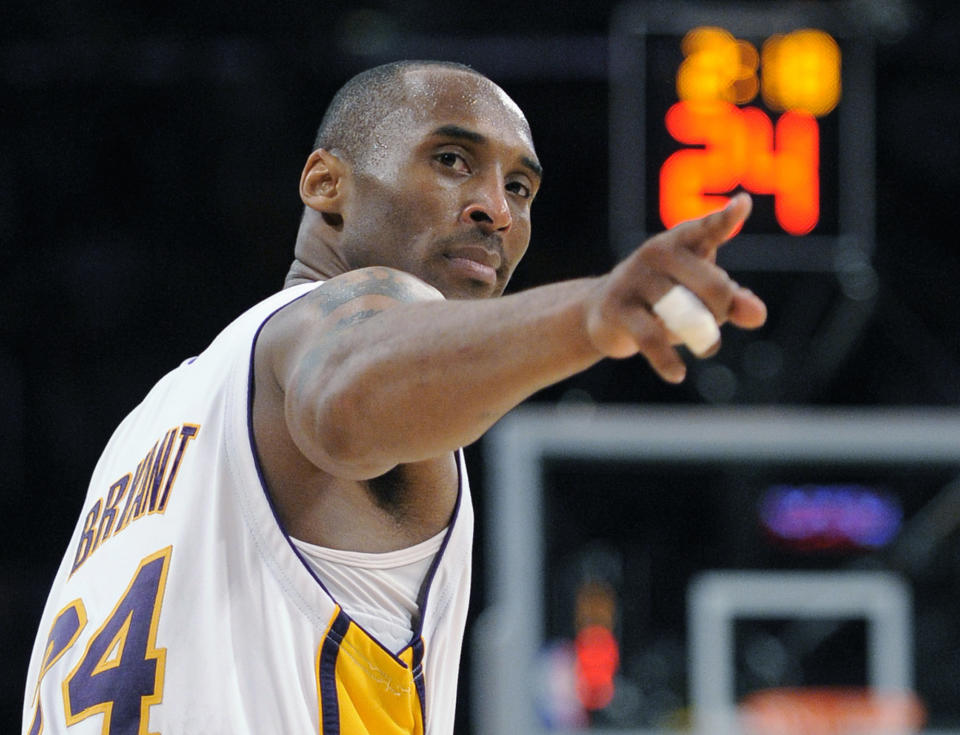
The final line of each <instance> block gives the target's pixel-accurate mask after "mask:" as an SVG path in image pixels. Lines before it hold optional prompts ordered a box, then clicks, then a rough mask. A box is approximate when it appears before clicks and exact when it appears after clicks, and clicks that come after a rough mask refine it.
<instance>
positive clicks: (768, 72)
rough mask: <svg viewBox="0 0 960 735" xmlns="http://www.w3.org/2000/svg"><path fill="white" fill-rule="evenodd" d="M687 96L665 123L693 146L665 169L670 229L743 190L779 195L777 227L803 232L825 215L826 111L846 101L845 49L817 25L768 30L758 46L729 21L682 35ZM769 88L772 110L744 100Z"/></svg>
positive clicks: (682, 89)
mask: <svg viewBox="0 0 960 735" xmlns="http://www.w3.org/2000/svg"><path fill="white" fill-rule="evenodd" d="M682 49H683V53H684V61H683V62H682V63H681V64H680V68H679V69H678V71H677V96H678V97H679V101H678V102H677V103H676V104H674V105H673V106H671V107H670V109H669V110H668V111H667V113H666V116H665V119H664V124H665V127H666V130H667V132H668V133H669V134H670V135H671V137H672V138H673V139H674V140H676V141H677V142H679V143H682V144H684V145H686V146H690V147H686V148H681V149H680V150H678V151H676V152H674V153H673V154H671V155H670V156H669V157H668V158H667V159H666V160H665V161H664V162H663V165H662V166H661V168H660V201H659V206H660V218H661V220H662V222H663V224H664V225H665V226H666V227H672V226H673V225H675V224H677V223H678V222H683V221H685V220H689V219H694V218H697V217H700V216H703V215H704V214H707V213H709V212H712V211H715V210H717V209H719V208H721V207H723V206H724V204H726V202H727V201H728V200H729V195H730V194H731V193H732V192H734V191H735V190H737V189H738V188H742V189H745V190H746V191H749V192H752V193H754V194H761V195H771V196H772V197H773V200H774V213H775V215H776V220H777V223H778V225H779V226H780V227H781V228H782V229H783V230H784V231H785V232H787V233H790V234H792V235H805V234H807V233H809V232H810V231H812V230H813V228H814V227H816V225H817V223H818V222H819V219H820V176H819V171H820V129H819V124H818V121H817V118H818V117H823V116H825V115H827V114H829V113H830V112H831V111H832V110H833V109H834V108H835V107H836V105H837V103H838V102H839V100H840V49H839V46H838V45H837V43H836V41H834V39H833V38H832V37H831V36H830V35H829V34H827V33H825V32H823V31H819V30H811V29H803V30H797V31H794V32H792V33H789V34H787V35H775V36H771V37H770V38H768V39H767V40H766V41H765V42H764V44H763V47H762V51H761V53H759V54H758V53H757V51H756V49H755V47H754V46H753V45H752V44H750V43H748V42H747V41H743V40H739V39H735V38H734V37H733V36H732V35H731V34H730V33H728V32H727V31H725V30H723V29H721V28H712V27H700V28H695V29H694V30H692V31H690V32H689V33H687V35H686V36H685V37H684V39H683V42H682ZM758 93H759V94H761V95H762V97H763V102H764V103H765V106H766V107H767V108H768V109H769V110H772V111H775V112H780V113H781V114H780V116H779V118H778V119H777V120H776V121H775V122H774V120H773V119H771V116H770V115H769V114H768V112H767V111H766V110H764V109H762V108H760V107H757V106H746V105H747V103H749V102H751V101H753V100H754V99H755V98H756V97H757V95H758Z"/></svg>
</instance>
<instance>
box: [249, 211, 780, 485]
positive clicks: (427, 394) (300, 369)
mask: <svg viewBox="0 0 960 735" xmlns="http://www.w3.org/2000/svg"><path fill="white" fill-rule="evenodd" d="M736 202H737V200H735V203H734V204H733V205H731V206H730V207H728V208H727V210H724V211H723V212H721V213H718V214H715V215H712V216H711V217H708V218H706V219H704V220H700V221H697V222H695V223H688V224H687V225H681V226H680V227H678V228H675V229H674V230H671V231H670V232H668V233H664V234H663V235H661V236H658V237H657V238H653V239H652V240H651V241H649V242H648V243H646V244H645V245H644V246H643V247H641V248H640V249H638V251H636V252H635V253H634V255H632V256H631V257H629V258H628V259H627V260H625V261H624V262H623V263H621V264H620V265H619V266H618V267H617V268H616V269H614V271H612V272H611V273H609V274H607V275H606V276H603V277H600V278H594V279H584V280H578V281H569V282H564V283H558V284H553V285H550V286H544V287H541V288H536V289H531V290H529V291H525V292H522V293H519V294H515V295H511V296H506V297H503V298H498V299H491V300H487V301H444V300H442V297H440V295H439V294H438V293H437V292H436V291H435V290H434V289H432V288H431V287H429V286H427V285H425V284H423V283H422V282H420V281H418V280H417V279H416V278H414V277H413V276H410V275H408V274H405V273H401V272H398V271H394V270H390V269H387V268H372V269H364V270H360V271H354V272H351V273H347V274H344V275H342V276H339V277H337V278H335V279H332V280H331V281H328V282H327V283H325V284H323V285H322V286H320V287H319V288H318V289H316V291H314V292H313V293H311V294H310V295H309V296H308V297H305V298H304V299H302V300H301V301H299V302H297V303H295V304H293V305H292V306H291V307H288V308H287V309H285V310H283V311H282V312H280V314H278V315H277V317H274V319H272V320H271V322H270V323H268V325H267V329H265V330H264V335H263V336H262V337H261V339H264V345H263V346H262V348H261V347H258V349H263V350H265V351H266V356H267V360H266V364H268V365H269V366H270V367H271V368H272V371H273V374H274V377H275V379H276V381H277V383H278V385H279V386H280V388H281V390H282V391H283V393H284V397H285V416H286V423H287V429H288V430H289V432H290V436H291V437H292V439H293V441H294V443H295V444H296V445H297V447H298V448H299V449H300V451H301V452H302V453H303V454H304V455H305V456H306V457H307V458H308V459H309V460H310V461H311V462H312V463H314V464H315V465H316V466H318V467H320V468H321V469H323V470H325V471H326V472H328V473H330V474H332V475H334V476H338V477H343V478H347V479H364V478H369V477H375V476H377V475H380V474H382V473H384V472H386V471H387V470H389V469H391V468H392V467H394V466H396V465H398V464H404V463H410V462H417V461H420V460H425V459H430V458H433V457H437V456H440V455H441V454H443V453H445V452H449V451H451V450H453V449H455V448H457V447H459V446H464V445H466V444H469V443H470V442H472V441H474V440H476V439H477V438H478V437H479V436H481V435H482V434H483V433H484V432H485V431H486V430H487V429H488V428H489V427H490V426H491V425H492V424H493V423H495V422H496V421H497V420H498V419H499V418H500V417H501V416H502V415H503V414H504V413H506V412H507V411H509V410H510V409H511V408H512V407H513V406H515V405H517V404H518V403H520V402H521V401H522V400H524V399H525V398H527V397H528V396H529V395H531V394H532V393H534V392H536V391H537V390H539V389H541V388H543V387H545V386H547V385H550V384H552V383H555V382H557V381H559V380H562V379H563V378H566V377H568V376H570V375H573V374H575V373H577V372H579V371H581V370H584V369H585V368H587V367H589V366H590V365H592V364H593V363H595V362H597V361H598V360H600V359H601V358H603V357H605V356H611V357H626V356H629V355H632V354H636V353H638V352H639V353H642V354H643V355H644V356H645V357H646V358H647V360H648V361H649V362H650V363H651V365H652V366H653V367H654V369H655V370H657V372H659V373H660V374H661V375H662V376H663V377H664V378H666V379H668V380H672V381H677V380H682V378H683V362H682V360H681V359H680V357H679V355H678V354H677V353H676V351H675V350H674V349H673V347H672V343H673V342H675V340H673V339H672V336H671V335H670V334H669V333H668V332H667V331H666V329H665V328H664V327H663V325H662V323H661V322H660V321H659V320H658V319H657V318H656V317H654V316H653V315H652V314H651V313H650V309H649V307H650V306H651V305H652V304H653V303H655V302H656V300H657V299H658V298H659V297H660V296H662V295H663V294H664V293H666V291H667V290H669V288H670V287H671V286H672V285H673V284H674V283H677V282H680V283H684V284H685V285H687V286H688V287H689V288H690V289H691V290H692V291H693V292H694V293H696V294H697V295H698V296H699V297H700V298H701V300H702V301H703V302H704V303H705V304H706V305H707V306H708V307H709V308H710V309H711V310H712V311H713V313H714V314H715V316H716V317H717V320H718V321H719V322H723V321H727V320H729V321H731V322H733V323H735V324H737V325H739V326H743V327H752V326H757V325H759V324H760V323H762V321H763V316H764V315H763V305H762V303H761V302H759V300H758V299H757V298H756V297H755V296H753V295H752V294H750V293H749V292H746V291H745V290H744V289H741V288H740V287H738V286H737V285H736V284H735V283H733V282H732V281H731V280H730V279H729V277H728V276H727V275H726V273H724V272H723V271H722V270H720V269H719V268H717V267H716V266H715V265H713V262H712V261H713V254H714V252H715V249H716V247H717V246H718V245H719V244H720V243H722V242H723V241H724V240H725V239H726V237H727V235H728V234H729V233H730V232H731V231H732V230H733V229H734V227H735V226H736V225H737V224H738V222H739V221H742V219H743V218H744V217H745V216H746V214H747V212H748V211H749V200H746V199H741V200H739V204H737V203H736Z"/></svg>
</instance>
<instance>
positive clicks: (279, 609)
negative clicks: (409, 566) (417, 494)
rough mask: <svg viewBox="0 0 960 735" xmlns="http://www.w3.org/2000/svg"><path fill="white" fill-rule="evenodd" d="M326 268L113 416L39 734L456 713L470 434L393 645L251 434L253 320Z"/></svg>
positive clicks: (82, 526) (294, 729)
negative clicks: (280, 490)
mask: <svg viewBox="0 0 960 735" xmlns="http://www.w3.org/2000/svg"><path fill="white" fill-rule="evenodd" d="M315 285H316V284H305V285H303V286H297V287H294V288H290V289H286V290H284V291H281V292H280V293H278V294H275V295H274V296H272V297H270V298H268V299H267V300H265V301H263V302H261V303H260V304H258V305H257V306H255V307H254V308H252V309H251V310H249V311H248V312H246V313H245V314H243V315H242V316H241V317H240V318H239V319H237V320H236V321H234V322H233V323H232V324H231V325H230V326H228V327H227V328H226V329H225V330H224V331H223V332H222V333H221V334H220V335H219V336H218V337H217V338H216V339H215V340H214V342H213V343H212V344H211V345H210V347H208V348H207V350H205V351H204V352H203V353H202V354H201V355H200V356H199V357H197V358H196V359H194V360H190V361H188V362H185V363H184V364H183V365H181V366H180V367H178V368H177V369H175V370H173V371H172V372H171V373H169V374H168V375H166V376H165V377H164V378H163V379H162V380H160V382H159V383H157V385H156V386H155V387H154V388H153V390H151V391H150V393H149V394H148V395H147V397H146V398H145V399H144V401H143V403H142V404H141V405H140V406H139V407H137V408H136V409H135V410H134V411H133V412H132V413H131V414H130V415H129V416H127V418H126V419H125V420H124V421H123V423H121V424H120V426H119V427H118V428H117V430H116V432H115V433H114V435H113V437H112V438H111V439H110V442H109V443H108V445H107V447H106V449H105V450H104V452H103V455H102V456H101V458H100V460H99V462H98V463H97V466H96V468H95V470H94V473H93V477H92V479H91V481H90V487H89V490H88V493H87V497H86V501H85V503H84V510H83V513H82V515H81V518H80V521H79V523H78V525H77V528H76V530H75V531H74V534H73V537H72V539H71V541H70V546H69V548H68V550H67V552H66V555H65V557H64V560H63V562H62V564H61V566H60V570H59V572H58V574H57V577H56V580H55V581H54V584H53V588H52V591H51V593H50V597H49V599H48V601H47V606H46V609H45V611H44V615H43V619H42V622H41V624H40V631H39V633H38V637H37V640H36V643H35V644H34V649H33V656H32V658H31V661H30V669H29V673H28V679H27V684H26V696H25V701H24V711H23V732H24V733H28V734H29V735H37V734H38V733H41V732H42V733H43V735H53V734H54V733H64V734H69V735H106V734H109V735H119V734H121V733H123V734H127V733H130V734H133V733H151V734H158V735H217V734H220V733H223V734H224V735H227V734H228V733H229V735H281V734H282V735H299V734H300V733H303V734H304V735H306V734H308V733H309V734H317V733H319V734H320V735H338V734H341V735H353V734H355V733H356V734H358V735H367V734H369V735H391V734H394V735H400V734H401V733H404V734H405V733H418V734H419V733H425V734H426V735H441V734H442V733H451V732H452V731H453V721H454V707H455V701H456V689H457V676H458V667H459V660H460V648H461V644H462V639H463V629H464V625H465V621H466V614H467V605H468V602H469V588H470V569H471V556H470V555H471V547H472V536H473V509H472V506H471V500H470V491H469V487H468V483H467V477H466V472H465V468H464V464H463V457H462V453H461V454H460V456H459V457H458V466H459V469H460V488H459V495H458V500H457V504H456V509H455V511H454V516H453V518H452V520H451V523H450V526H449V528H448V529H447V532H446V536H445V538H444V540H443V543H442V546H441V547H440V550H439V552H438V553H437V555H436V557H435V558H434V561H433V565H432V567H431V569H430V571H429V573H428V576H427V580H426V582H425V584H424V586H423V591H422V593H421V598H420V600H419V610H420V615H419V616H418V619H416V620H415V621H414V635H413V638H412V640H411V641H410V644H409V645H408V646H407V647H406V648H405V649H404V650H403V651H401V652H400V653H399V654H396V655H395V654H392V653H390V652H389V651H388V650H386V649H385V648H384V647H383V646H381V645H380V643H379V642H378V641H377V640H376V639H374V638H373V637H372V636H371V635H370V634H368V633H367V632H366V631H364V630H363V628H361V627H360V626H359V625H357V624H356V623H355V622H354V621H353V620H352V619H351V618H350V617H349V616H348V615H347V614H346V613H344V612H343V610H342V609H341V607H340V606H339V605H338V604H337V601H336V600H334V599H333V598H332V597H331V595H330V594H328V593H327V591H326V590H325V588H324V587H323V585H322V584H321V583H320V581H319V580H318V579H317V578H316V577H315V576H314V575H313V573H312V572H311V571H310V569H309V568H308V567H307V565H306V564H304V562H303V561H302V560H301V559H300V557H299V556H298V554H297V552H296V551H295V550H294V548H293V546H292V545H291V543H290V540H289V538H288V536H287V535H286V533H285V532H284V531H283V529H282V528H281V527H280V525H279V522H278V520H277V516H276V515H275V513H274V510H273V507H272V505H271V502H270V499H269V497H268V495H267V491H266V488H265V484H264V481H263V477H262V474H261V472H260V467H259V464H258V461H257V458H256V455H255V452H254V450H253V439H252V430H251V423H250V411H251V393H250V388H251V385H252V357H253V345H254V342H255V338H256V335H257V334H258V332H259V329H260V327H261V326H262V325H263V323H264V322H265V321H266V320H267V319H268V318H269V317H270V316H271V315H272V314H273V313H274V312H275V311H277V310H278V309H280V308H282V307H283V306H285V305H286V304H288V303H290V302H291V301H293V300H294V299H295V298H297V297H299V296H302V295H304V294H305V293H307V291H309V289H310V288H313V287H314V286H315Z"/></svg>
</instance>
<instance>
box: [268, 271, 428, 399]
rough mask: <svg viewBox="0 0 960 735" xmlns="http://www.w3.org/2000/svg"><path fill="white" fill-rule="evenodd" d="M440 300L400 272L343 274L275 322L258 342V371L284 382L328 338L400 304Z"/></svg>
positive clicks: (280, 314)
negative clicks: (298, 362)
mask: <svg viewBox="0 0 960 735" xmlns="http://www.w3.org/2000/svg"><path fill="white" fill-rule="evenodd" d="M438 299H443V295H442V294H441V293H440V292H439V291H438V290H437V289H435V288H434V287H433V286H430V285H429V284H427V283H426V282H424V281H422V280H420V279H419V278H417V277H416V276H413V275H411V274H409V273H406V272H404V271H400V270H397V269H395V268H387V267H382V266H376V267H370V268H360V269H357V270H354V271H349V272H347V273H343V274H341V275H339V276H336V277H335V278H331V279H330V280H328V281H324V282H323V283H322V284H320V285H319V286H317V287H316V288H315V289H313V290H312V291H310V292H309V293H307V294H306V295H305V296H304V297H303V298H300V299H298V300H297V301H295V302H293V303H292V304H290V305H289V306H287V307H285V308H283V309H281V310H280V311H279V312H277V313H276V314H275V315H274V316H273V317H271V318H270V320H269V321H268V322H267V323H266V324H265V325H264V327H263V330H262V332H261V334H260V337H259V338H258V340H257V363H258V371H259V370H260V369H261V368H268V369H269V370H270V372H272V373H274V375H275V376H276V377H277V378H279V379H280V382H281V383H283V382H285V381H284V380H283V376H284V375H285V374H286V372H287V368H288V362H289V360H291V359H294V360H295V359H296V358H297V357H298V356H301V355H303V354H304V353H305V352H306V351H311V350H313V349H316V348H317V347H320V346H321V345H322V343H323V342H325V341H326V340H327V339H329V338H332V337H335V336H336V335H338V334H340V333H342V332H345V331H348V330H349V329H351V328H353V327H355V326H357V325H359V324H361V323H363V322H364V321H366V320H368V319H370V318H372V317H374V316H376V315H377V314H379V313H380V312H382V311H384V310H386V309H390V308H393V307H395V306H397V305H399V304H405V303H414V302H418V301H434V300H438Z"/></svg>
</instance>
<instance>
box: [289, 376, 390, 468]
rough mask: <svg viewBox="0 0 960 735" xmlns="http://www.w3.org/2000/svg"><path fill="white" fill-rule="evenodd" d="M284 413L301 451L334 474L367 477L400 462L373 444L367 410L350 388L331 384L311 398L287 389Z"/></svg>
mask: <svg viewBox="0 0 960 735" xmlns="http://www.w3.org/2000/svg"><path fill="white" fill-rule="evenodd" d="M285 414H286V423H287V429H288V431H289V432H290V437H291V438H292V439H293V442H294V444H296V446H297V448H298V449H299V450H300V452H301V453H302V454H303V455H304V456H305V457H306V458H307V459H308V460H309V461H310V462H311V463H312V464H313V465H314V466H316V467H318V468H319V469H321V470H323V471H324V472H326V473H328V474H330V475H333V476H334V477H339V478H342V479H345V480H368V479H370V478H372V477H378V476H379V475H382V474H384V473H385V472H387V471H388V470H390V469H392V468H393V467H394V466H395V465H396V464H397V463H396V462H391V461H390V460H389V459H387V458H386V457H384V456H382V452H379V451H377V449H378V447H377V445H376V444H372V443H371V441H370V433H369V420H368V419H367V418H366V415H367V412H366V411H365V409H364V406H363V405H362V402H361V401H358V400H356V399H352V398H351V397H350V395H349V392H348V391H338V390H336V388H335V387H333V386H329V387H328V388H327V389H326V390H323V391H321V392H319V393H317V394H314V396H312V397H304V396H301V395H298V394H297V393H296V392H293V391H291V392H288V393H287V396H286V402H285ZM365 426H366V428H367V431H364V430H363V429H364V427H365Z"/></svg>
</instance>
